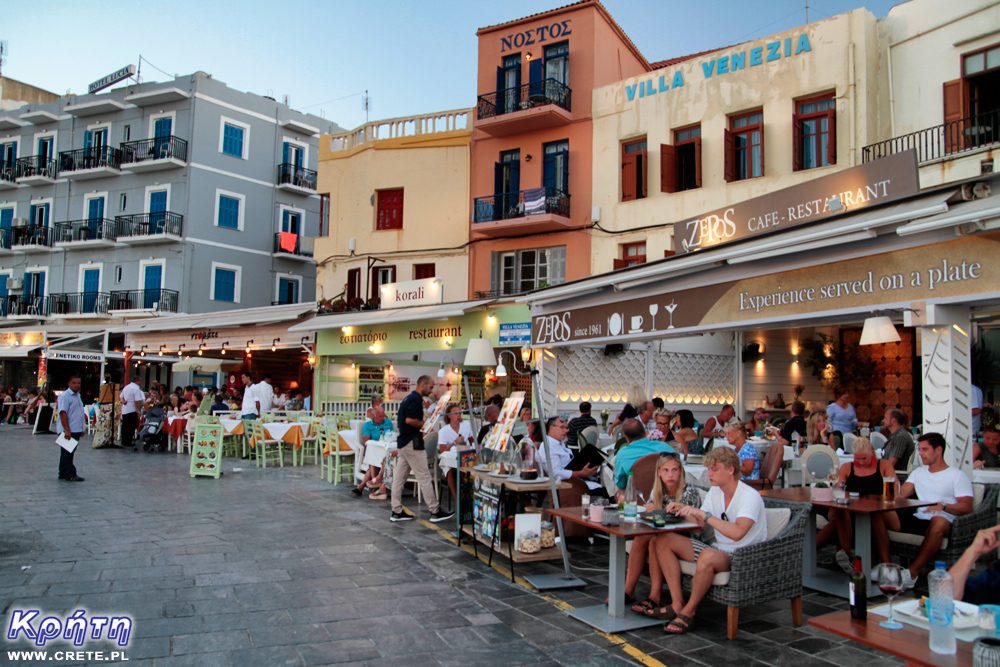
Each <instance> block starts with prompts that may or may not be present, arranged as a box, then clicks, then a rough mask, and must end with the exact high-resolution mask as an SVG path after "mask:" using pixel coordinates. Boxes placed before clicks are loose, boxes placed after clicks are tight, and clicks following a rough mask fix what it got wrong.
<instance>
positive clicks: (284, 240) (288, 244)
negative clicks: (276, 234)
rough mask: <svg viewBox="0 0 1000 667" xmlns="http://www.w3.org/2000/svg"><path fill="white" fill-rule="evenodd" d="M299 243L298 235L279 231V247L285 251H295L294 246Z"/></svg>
mask: <svg viewBox="0 0 1000 667" xmlns="http://www.w3.org/2000/svg"><path fill="white" fill-rule="evenodd" d="M298 243H299V235H298V234H292V233H291V232H281V241H280V246H281V249H282V250H284V251H285V252H292V253H294V252H295V246H296V245H298Z"/></svg>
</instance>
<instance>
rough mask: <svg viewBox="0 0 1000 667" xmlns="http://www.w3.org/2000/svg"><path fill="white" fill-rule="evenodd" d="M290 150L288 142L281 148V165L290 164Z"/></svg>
mask: <svg viewBox="0 0 1000 667" xmlns="http://www.w3.org/2000/svg"><path fill="white" fill-rule="evenodd" d="M288 149H289V145H288V142H287V141H286V142H285V143H284V144H283V145H282V147H281V164H288Z"/></svg>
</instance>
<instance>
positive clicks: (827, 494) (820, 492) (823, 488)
mask: <svg viewBox="0 0 1000 667" xmlns="http://www.w3.org/2000/svg"><path fill="white" fill-rule="evenodd" d="M812 499H813V500H814V501H817V500H818V501H820V502H827V503H830V502H833V487H831V486H830V485H829V484H827V483H826V482H816V483H815V484H813V485H812Z"/></svg>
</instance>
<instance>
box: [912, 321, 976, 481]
mask: <svg viewBox="0 0 1000 667" xmlns="http://www.w3.org/2000/svg"><path fill="white" fill-rule="evenodd" d="M969 328H970V327H969V325H968V324H966V325H965V328H964V329H963V328H960V327H958V326H947V325H942V326H936V327H921V328H920V335H921V336H922V338H923V340H922V341H921V350H922V352H923V358H922V359H921V361H922V365H921V366H922V367H921V370H922V371H923V382H922V386H923V403H924V405H923V409H924V414H923V416H924V423H923V432H924V433H931V432H937V433H940V434H941V435H943V436H944V439H945V441H946V442H947V443H948V447H947V448H946V449H945V457H946V460H947V461H948V464H949V465H952V466H955V467H959V468H962V470H964V471H965V472H966V474H970V475H971V474H972V436H973V433H972V380H971V376H970V373H969V342H970V341H969V335H968V333H966V332H967V331H968V330H969Z"/></svg>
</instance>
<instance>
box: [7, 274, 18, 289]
mask: <svg viewBox="0 0 1000 667" xmlns="http://www.w3.org/2000/svg"><path fill="white" fill-rule="evenodd" d="M19 289H21V279H20V278H15V277H14V276H7V291H8V292H12V291H16V290H19Z"/></svg>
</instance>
